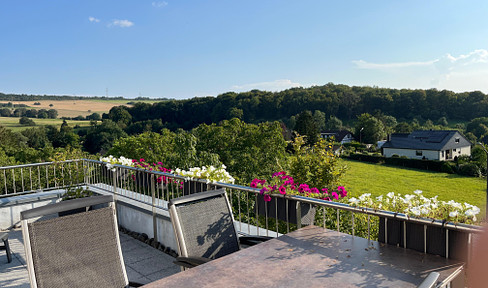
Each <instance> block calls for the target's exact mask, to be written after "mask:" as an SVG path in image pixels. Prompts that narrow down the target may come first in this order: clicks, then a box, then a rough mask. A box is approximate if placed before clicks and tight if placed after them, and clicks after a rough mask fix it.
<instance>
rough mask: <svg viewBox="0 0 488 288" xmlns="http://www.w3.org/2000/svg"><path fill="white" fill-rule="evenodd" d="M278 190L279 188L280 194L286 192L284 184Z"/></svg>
mask: <svg viewBox="0 0 488 288" xmlns="http://www.w3.org/2000/svg"><path fill="white" fill-rule="evenodd" d="M279 190H280V194H281V195H285V194H286V188H285V186H280V188H279Z"/></svg>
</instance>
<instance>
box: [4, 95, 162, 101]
mask: <svg viewBox="0 0 488 288" xmlns="http://www.w3.org/2000/svg"><path fill="white" fill-rule="evenodd" d="M90 99H97V100H127V101H139V100H153V101H154V100H170V99H168V98H157V99H156V98H149V97H137V98H124V97H120V96H119V97H106V96H68V95H27V94H4V93H0V101H35V100H90Z"/></svg>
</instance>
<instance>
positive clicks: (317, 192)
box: [310, 187, 320, 194]
mask: <svg viewBox="0 0 488 288" xmlns="http://www.w3.org/2000/svg"><path fill="white" fill-rule="evenodd" d="M310 192H312V193H316V194H319V193H320V192H319V189H317V188H315V187H314V188H312V189H310Z"/></svg>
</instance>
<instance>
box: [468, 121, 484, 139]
mask: <svg viewBox="0 0 488 288" xmlns="http://www.w3.org/2000/svg"><path fill="white" fill-rule="evenodd" d="M466 132H471V133H473V134H474V135H475V136H476V137H478V138H481V137H483V135H485V134H487V133H488V117H479V118H475V119H473V120H471V121H470V122H469V123H468V125H467V126H466Z"/></svg>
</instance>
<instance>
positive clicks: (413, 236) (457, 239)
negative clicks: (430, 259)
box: [378, 217, 469, 260]
mask: <svg viewBox="0 0 488 288" xmlns="http://www.w3.org/2000/svg"><path fill="white" fill-rule="evenodd" d="M404 222H405V223H406V227H405V230H406V233H407V234H406V237H404V227H403V223H404ZM424 231H425V232H426V236H427V237H426V244H427V245H426V248H427V253H428V254H434V255H439V256H442V257H446V228H443V227H438V226H429V225H427V229H426V230H425V228H424V225H423V224H419V223H415V222H410V221H403V220H398V219H393V218H389V219H388V222H387V231H385V218H384V217H380V221H379V232H378V241H379V242H381V243H387V244H390V245H397V246H400V247H404V238H406V241H407V245H406V247H407V248H408V249H412V250H416V251H419V252H424V249H425V248H424ZM385 232H386V235H385ZM385 236H387V238H386V240H387V242H386V241H385ZM448 237H449V258H452V259H457V260H466V251H467V247H468V237H469V233H466V232H461V231H456V230H449V236H448Z"/></svg>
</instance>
